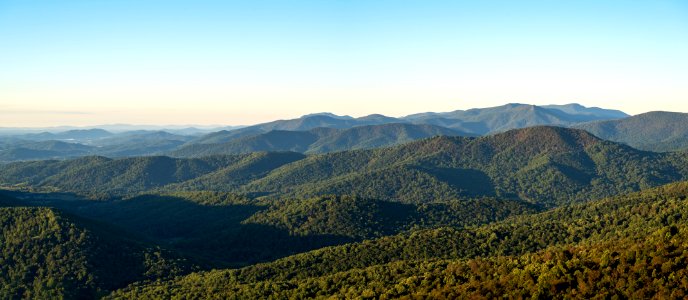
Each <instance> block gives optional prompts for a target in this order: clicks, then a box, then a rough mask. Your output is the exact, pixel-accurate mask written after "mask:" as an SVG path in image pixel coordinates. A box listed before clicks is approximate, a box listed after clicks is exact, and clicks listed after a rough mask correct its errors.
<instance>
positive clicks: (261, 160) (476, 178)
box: [0, 127, 688, 206]
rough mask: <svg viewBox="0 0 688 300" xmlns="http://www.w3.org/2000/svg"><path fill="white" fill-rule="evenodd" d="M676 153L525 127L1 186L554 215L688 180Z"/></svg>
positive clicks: (6, 179)
mask: <svg viewBox="0 0 688 300" xmlns="http://www.w3.org/2000/svg"><path fill="white" fill-rule="evenodd" d="M687 158H688V157H687V156H686V155H685V153H668V154H662V153H653V152H644V151H639V150H636V149H633V148H631V147H628V146H625V145H622V144H616V143H612V142H607V141H604V140H601V139H599V138H597V137H595V136H593V135H591V134H589V133H587V132H585V131H582V130H575V129H566V128H560V127H531V128H525V129H517V130H511V131H508V132H505V133H501V134H496V135H491V136H486V137H478V138H466V137H435V138H430V139H425V140H421V141H417V142H412V143H407V144H404V145H400V146H396V147H390V148H381V149H372V150H357V151H343V152H337V153H330V154H323V155H309V156H304V155H302V154H298V153H289V152H285V153H262V154H261V153H255V154H244V155H229V156H209V157H202V158H191V159H179V158H169V157H162V156H161V157H138V158H127V159H116V160H112V159H107V158H99V157H92V158H81V159H77V160H68V161H44V162H24V163H12V164H8V165H7V166H6V167H4V168H3V169H2V170H0V181H1V183H2V184H4V185H6V186H14V187H17V186H20V187H21V186H29V187H33V188H43V189H51V190H58V191H67V192H76V193H82V194H93V195H97V194H108V195H130V194H136V193H139V192H143V191H146V190H150V189H159V190H164V191H177V190H188V191H194V190H214V191H228V192H235V193H240V194H249V195H259V196H270V197H285V196H287V197H298V198H303V197H311V196H318V195H328V194H336V195H341V194H349V195H354V196H360V197H363V198H372V199H380V200H389V201H399V202H404V203H423V202H430V201H433V200H451V199H461V198H474V197H483V196H488V197H498V198H502V199H520V200H524V201H527V202H530V203H534V204H541V205H545V206H555V205H559V204H563V203H570V202H576V201H584V200H586V199H591V198H593V199H594V198H600V197H605V196H611V195H615V194H618V193H623V192H630V191H637V190H641V189H645V188H649V187H653V186H657V185H661V184H666V183H670V182H674V181H678V180H682V179H685V178H688V177H687V176H688V164H686V161H687Z"/></svg>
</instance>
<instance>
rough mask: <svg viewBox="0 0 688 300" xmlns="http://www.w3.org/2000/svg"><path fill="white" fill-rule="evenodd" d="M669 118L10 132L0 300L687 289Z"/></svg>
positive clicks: (513, 109) (684, 222)
mask: <svg viewBox="0 0 688 300" xmlns="http://www.w3.org/2000/svg"><path fill="white" fill-rule="evenodd" d="M684 122H686V120H685V117H684V114H680V113H667V112H651V113H646V114H641V115H637V116H627V115H625V114H623V113H621V112H618V111H613V110H604V109H599V108H586V107H582V106H579V105H564V106H532V105H521V104H509V105H505V106H501V107H494V108H487V109H475V110H466V111H454V112H449V113H422V114H416V115H411V116H407V117H403V118H391V117H386V116H382V115H371V116H366V117H362V118H353V117H349V116H337V115H333V114H330V113H318V114H311V115H306V116H303V117H301V118H298V119H294V120H280V121H274V122H270V123H265V124H259V125H255V126H248V127H244V128H239V129H232V130H220V131H215V132H210V133H207V134H194V135H188V134H180V132H177V131H175V132H172V131H166V130H129V131H125V132H115V131H107V130H102V129H88V130H83V129H78V130H68V131H64V132H47V133H40V132H38V133H36V132H33V133H23V134H19V135H12V136H4V137H3V138H1V139H0V149H2V150H0V160H5V161H6V162H4V163H2V164H0V231H1V232H2V234H0V298H8V299H22V298H41V299H44V298H45V299H48V298H50V299H52V298H65V299H158V298H164V299H166V298H189V299H191V298H193V299H206V298H217V299H263V298H285V299H286V298H289V299H291V298H293V299H310V298H344V299H345V298H365V299H368V298H370V299H375V298H380V299H385V298H395V299H396V298H440V299H443V298H450V299H472V298H476V299H484V298H487V299H490V298H536V299H540V298H542V299H549V298H557V297H562V298H586V299H587V298H610V299H611V298H619V299H626V298H631V299H634V298H668V299H683V298H686V297H688V285H686V281H685V278H686V277H688V272H687V271H686V270H688V255H686V253H688V247H687V246H686V243H685V240H686V239H687V238H688V202H686V199H688V151H685V150H680V149H684V148H685V145H686V144H685V140H686V139H685V135H684V130H685V129H686V126H682V125H681V124H683V123H684ZM541 123H542V124H541Z"/></svg>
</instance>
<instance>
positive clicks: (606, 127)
mask: <svg viewBox="0 0 688 300" xmlns="http://www.w3.org/2000/svg"><path fill="white" fill-rule="evenodd" d="M575 127H576V128H580V129H584V130H587V131H589V132H591V133H592V134H594V135H596V136H598V137H600V138H603V139H606V140H611V141H616V142H621V143H625V144H628V145H630V146H632V147H635V148H638V149H644V150H649V151H676V150H682V149H686V148H688V114H685V113H675V112H664V111H654V112H648V113H644V114H639V115H636V116H632V117H628V118H624V119H619V120H607V121H599V122H591V123H584V124H579V125H576V126H575Z"/></svg>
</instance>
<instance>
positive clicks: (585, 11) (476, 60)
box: [0, 0, 688, 127]
mask: <svg viewBox="0 0 688 300" xmlns="http://www.w3.org/2000/svg"><path fill="white" fill-rule="evenodd" d="M511 102H518V103H529V104H563V103H571V102H576V103H581V104H583V105H586V106H599V107H605V108H614V109H621V110H623V111H625V112H627V113H630V114H638V113H643V112H647V111H653V110H666V111H678V112H688V1H682V0H677V1H668V0H636V1H612V0H610V1H601V0H579V1H492V0H486V1H433V0H418V1H409V0H390V1H378V0H318V1H315V0H314V1H298V0H295V1H283V0H274V1H267V0H251V1H204V0H196V1H191V0H189V1H175V0H164V1H154V0H121V1H116V0H112V1H103V0H83V1H67V0H64V1H58V0H45V1H37V0H16V1H6V0H0V127H41V126H57V125H77V126H87V125H96V124H109V123H131V124H201V125H209V124H218V125H239V124H255V123H260V122H265V121H270V120H275V119H288V118H294V117H298V116H301V115H304V114H308V113H314V112H325V111H326V112H333V113H336V114H340V115H351V116H363V115H368V114H372V113H381V114H385V115H389V116H403V115H407V114H412V113H417V112H425V111H436V112H441V111H452V110H457V109H468V108H475V107H489V106H497V105H502V104H506V103H511Z"/></svg>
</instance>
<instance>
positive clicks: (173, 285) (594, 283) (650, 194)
mask: <svg viewBox="0 0 688 300" xmlns="http://www.w3.org/2000/svg"><path fill="white" fill-rule="evenodd" d="M687 195H688V184H686V183H685V182H683V183H676V184H671V185H667V186H663V187H660V188H656V189H651V190H647V191H644V192H640V193H633V194H628V195H621V196H616V197H611V198H607V199H603V200H599V201H594V202H589V203H585V204H578V205H572V206H564V207H561V208H557V209H554V210H551V211H547V212H543V213H540V214H532V215H525V216H517V217H513V218H508V219H506V220H503V221H500V222H496V223H493V224H488V225H484V226H480V227H474V228H466V229H463V230H455V229H450V228H438V229H430V230H420V231H414V232H409V233H403V234H400V235H396V236H390V237H383V238H379V239H375V240H369V241H364V242H360V243H352V244H347V245H342V246H336V247H328V248H323V249H319V250H315V251H311V252H307V253H303V254H298V255H294V256H290V257H287V258H283V259H280V260H277V261H275V262H271V263H266V264H258V265H254V266H249V267H246V268H242V269H235V270H215V271H210V272H203V273H195V274H191V275H188V276H185V277H179V278H176V279H173V280H169V281H159V282H155V283H150V284H146V283H141V284H135V285H131V286H129V287H127V288H126V289H123V290H120V291H117V292H115V293H113V294H112V295H110V296H109V298H113V299H121V298H151V297H159V298H166V297H170V296H172V295H175V296H176V297H186V298H207V297H211V296H212V297H220V298H223V297H226V298H233V299H241V298H261V297H265V296H267V295H270V296H272V297H277V298H327V297H343V298H356V297H363V296H365V297H372V298H376V297H380V298H399V297H420V298H423V297H432V298H434V297H440V298H471V297H478V298H490V297H501V296H505V295H506V296H513V297H527V298H532V297H535V298H537V297H544V298H550V297H554V296H562V295H568V296H570V297H582V298H590V297H597V296H600V295H607V296H609V297H612V296H614V295H615V296H616V297H621V298H625V297H630V298H635V297H639V298H646V297H652V296H653V295H654V296H657V295H662V297H664V296H666V297H670V298H673V297H678V298H681V297H684V296H685V295H687V292H688V286H686V284H685V281H683V280H682V278H684V276H685V275H687V274H686V266H688V255H686V253H688V251H687V250H688V248H687V247H688V246H687V245H686V243H685V242H684V241H685V238H686V236H687V235H688V226H686V216H688V202H687V200H686V199H687Z"/></svg>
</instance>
